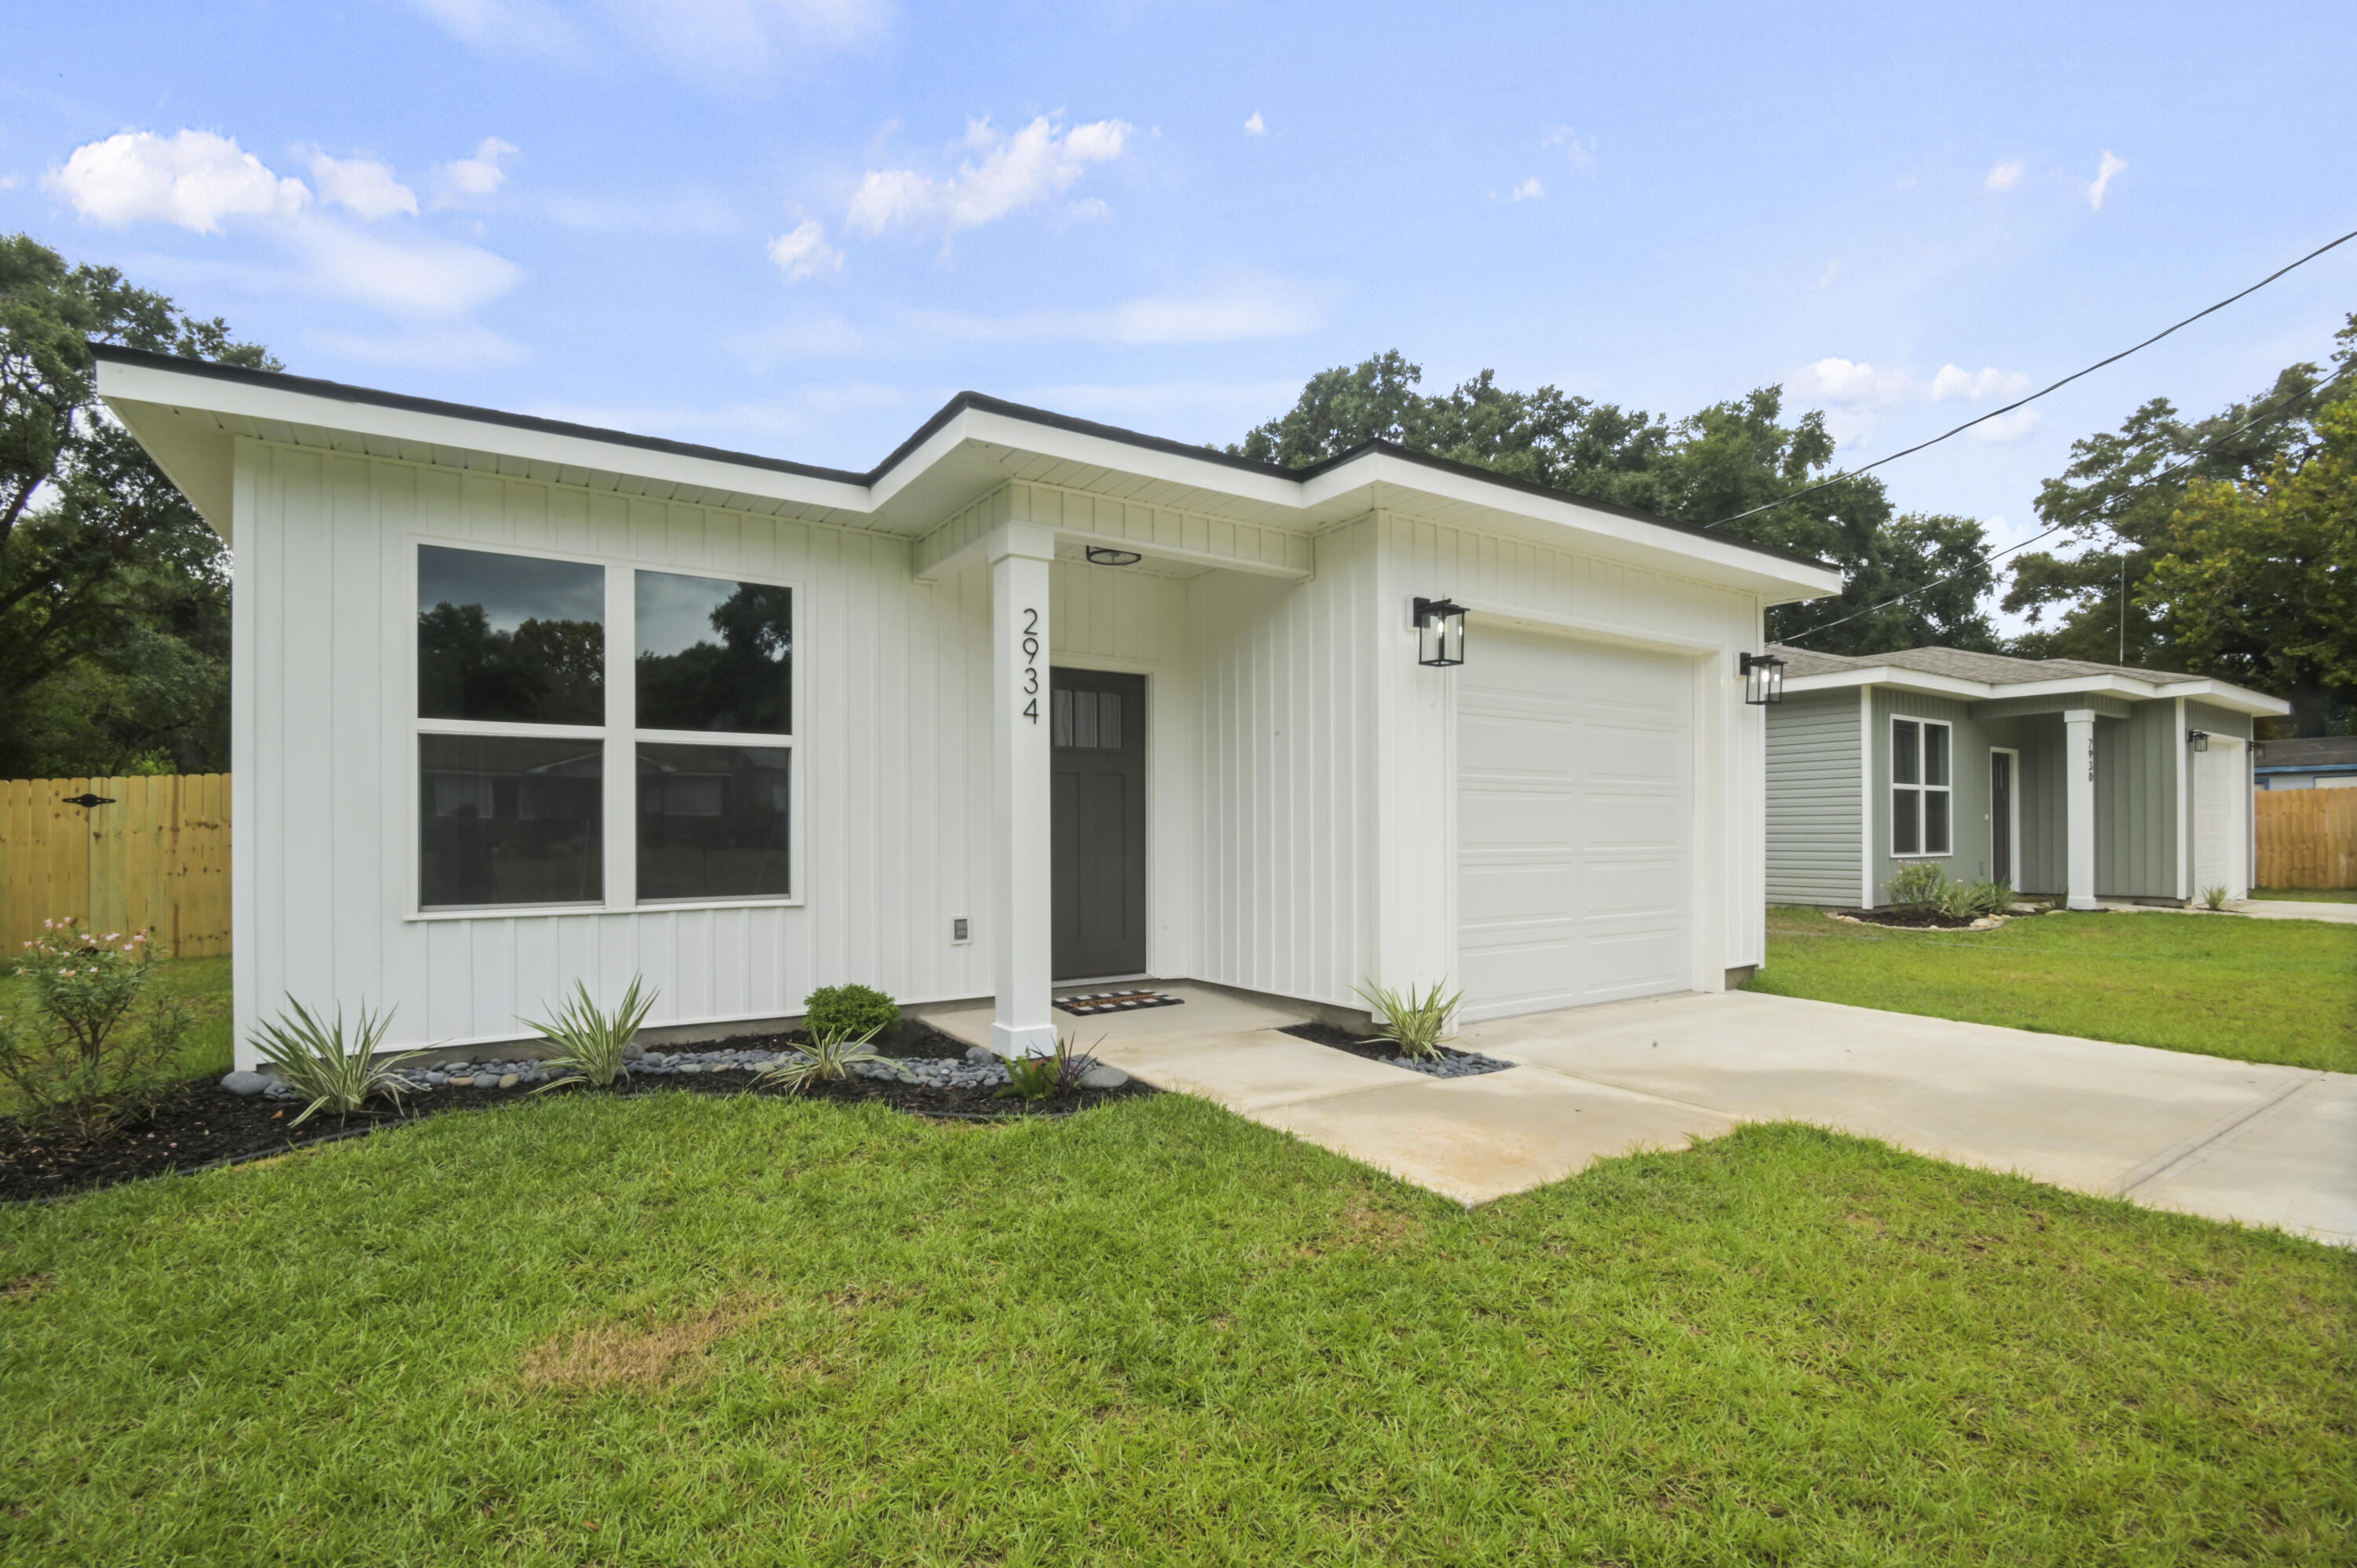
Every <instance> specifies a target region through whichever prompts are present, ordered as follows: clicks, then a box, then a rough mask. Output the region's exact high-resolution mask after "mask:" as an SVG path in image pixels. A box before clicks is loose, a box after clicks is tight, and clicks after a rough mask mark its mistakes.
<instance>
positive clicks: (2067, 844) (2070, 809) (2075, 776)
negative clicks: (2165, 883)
mask: <svg viewBox="0 0 2357 1568" xmlns="http://www.w3.org/2000/svg"><path fill="white" fill-rule="evenodd" d="M2062 733H2063V736H2064V739H2063V743H2062V757H2063V766H2064V768H2065V769H2066V771H2065V772H2064V774H2063V776H2062V778H2063V799H2064V801H2065V802H2066V810H2065V811H2064V812H2063V819H2062V821H2063V846H2064V851H2063V854H2064V864H2065V865H2067V866H2068V867H2069V871H2070V882H2069V886H2068V888H2067V889H2066V890H2067V891H2068V893H2069V894H2070V898H2069V903H2070V906H2071V908H2073V909H2093V908H2095V907H2096V906H2095V714H2094V710H2093V709H2092V708H2072V709H2069V710H2067V711H2066V712H2064V714H2062Z"/></svg>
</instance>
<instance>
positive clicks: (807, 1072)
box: [753, 1024, 884, 1094]
mask: <svg viewBox="0 0 2357 1568" xmlns="http://www.w3.org/2000/svg"><path fill="white" fill-rule="evenodd" d="M883 1030H884V1026H883V1025H881V1024H878V1025H877V1026H875V1027H874V1028H871V1029H863V1030H861V1031H860V1032H859V1033H857V1034H854V1033H852V1032H851V1031H850V1030H849V1029H818V1030H814V1031H813V1032H812V1034H811V1037H810V1044H808V1045H806V1046H799V1047H795V1048H794V1049H793V1050H791V1051H789V1052H788V1053H787V1054H786V1055H784V1056H782V1057H780V1058H778V1059H777V1060H776V1061H773V1062H771V1063H770V1065H769V1066H768V1067H765V1068H763V1069H761V1070H760V1071H759V1072H758V1073H756V1074H755V1075H754V1077H753V1081H754V1082H755V1083H769V1084H775V1085H776V1086H777V1087H778V1088H780V1089H782V1090H785V1091H786V1092H787V1093H788V1094H800V1093H801V1092H802V1090H805V1089H807V1088H809V1087H810V1086H811V1085H812V1084H813V1083H839V1082H841V1081H842V1080H843V1079H847V1078H849V1077H850V1076H851V1069H853V1068H856V1067H857V1066H858V1065H859V1064H860V1063H862V1062H880V1061H882V1060H883V1059H884V1058H883V1056H882V1054H881V1053H879V1052H877V1051H874V1050H871V1049H869V1048H868V1047H869V1042H871V1041H873V1040H874V1039H875V1038H876V1036H877V1035H879V1034H881V1033H883Z"/></svg>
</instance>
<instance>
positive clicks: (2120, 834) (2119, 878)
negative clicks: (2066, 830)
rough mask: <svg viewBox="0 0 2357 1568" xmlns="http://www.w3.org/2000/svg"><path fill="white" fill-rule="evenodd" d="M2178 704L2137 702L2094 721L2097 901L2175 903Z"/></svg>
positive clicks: (2181, 737)
mask: <svg viewBox="0 0 2357 1568" xmlns="http://www.w3.org/2000/svg"><path fill="white" fill-rule="evenodd" d="M2184 744H2185V736H2184V732H2183V731H2181V730H2180V729H2179V727H2178V724H2177V704H2176V703H2174V702H2146V703H2136V704H2134V705H2133V706H2131V707H2130V708H2129V709H2128V715H2127V717H2126V718H2124V719H2105V718H2098V719H2097V720H2096V721H2095V894H2096V897H2103V898H2175V897H2181V895H2179V892H2178V891H2177V882H2178V875H2177V857H2178V854H2179V816H2178V811H2177V753H2178V748H2179V746H2183V745H2184Z"/></svg>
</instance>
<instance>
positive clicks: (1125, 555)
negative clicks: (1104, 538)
mask: <svg viewBox="0 0 2357 1568" xmlns="http://www.w3.org/2000/svg"><path fill="white" fill-rule="evenodd" d="M1145 559H1146V557H1145V556H1143V555H1140V554H1139V553H1137V552H1136V551H1135V550H1115V549H1114V548H1113V547H1112V546H1111V545H1109V544H1092V545H1090V546H1089V564H1090V565H1092V566H1135V565H1136V564H1138V563H1139V562H1140V561H1143V560H1145Z"/></svg>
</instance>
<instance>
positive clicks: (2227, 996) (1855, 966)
mask: <svg viewBox="0 0 2357 1568" xmlns="http://www.w3.org/2000/svg"><path fill="white" fill-rule="evenodd" d="M1751 989H1752V990H1754V991H1765V992H1770V993H1773V994H1775V995H1778V996H1808V997H1813V998H1815V999H1816V1000H1818V1001H1821V1002H1843V1003H1847V1004H1851V1005H1853V1006H1858V1007H1885V1008H1889V1009H1890V1010H1891V1011H1893V1012H1897V1013H1921V1014H1925V1015H1930V1016H1932V1017H1936V1018H1963V1019H1966V1020H1969V1021H1970V1022H1973V1023H1976V1024H2003V1025H2007V1026H2010V1027H2013V1028H2017V1029H2038V1030H2042V1031H2044V1032H2046V1033H2048V1034H2056V1035H2081V1036H2086V1037H2088V1038H2090V1039H2097V1040H2121V1041H2125V1042H2126V1043H2127V1044H2129V1045H2136V1046H2158V1047H2161V1048H2162V1049H2164V1050H2172V1051H2203V1052H2207V1053H2208V1054H2210V1055H2212V1056H2221V1057H2233V1058H2237V1059H2238V1060H2242V1061H2257V1062H2284V1063H2287V1064H2289V1065H2291V1066H2294V1067H2314V1068H2330V1069H2335V1070H2337V1071H2341V1072H2351V1071H2357V926H2331V925H2326V924H2323V923H2322V922H2320V921H2313V920H2253V919H2244V918H2236V917H2234V916H2231V915H2177V914H2157V913H2155V914H2104V915H2038V916H2030V917H2024V918H2020V919H2017V920H2012V921H2009V922H2007V924H2006V925H2004V926H2001V927H1999V928H1998V929H1996V930H1991V931H1901V930H1892V929H1888V928H1885V927H1879V926H1856V925H1850V924H1848V923H1846V922H1844V921H1840V920H1835V919H1831V918H1827V917H1826V915H1825V914H1824V912H1823V911H1822V910H1817V909H1802V908H1770V910H1769V911H1768V966H1767V968H1765V969H1763V970H1762V971H1760V974H1759V975H1758V976H1757V977H1756V978H1754V979H1753V981H1752V983H1751Z"/></svg>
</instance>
